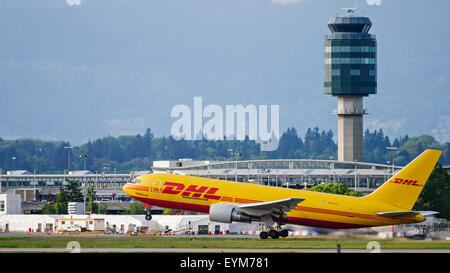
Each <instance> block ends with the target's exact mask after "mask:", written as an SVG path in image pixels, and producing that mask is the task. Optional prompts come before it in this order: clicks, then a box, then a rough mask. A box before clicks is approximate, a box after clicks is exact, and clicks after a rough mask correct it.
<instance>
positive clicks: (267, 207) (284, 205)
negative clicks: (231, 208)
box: [238, 197, 305, 219]
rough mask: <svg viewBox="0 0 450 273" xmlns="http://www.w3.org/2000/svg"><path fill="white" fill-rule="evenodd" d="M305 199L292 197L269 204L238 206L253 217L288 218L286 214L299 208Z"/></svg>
mask: <svg viewBox="0 0 450 273" xmlns="http://www.w3.org/2000/svg"><path fill="white" fill-rule="evenodd" d="M304 200H305V199H304V198H299V197H292V198H287V199H280V200H274V201H268V202H258V203H249V204H241V205H239V206H238V208H239V210H240V211H242V212H245V213H247V214H248V215H252V216H259V217H262V218H267V219H268V218H269V217H270V219H271V218H272V217H276V218H282V217H286V216H287V215H286V212H289V211H291V210H292V209H293V208H295V207H297V204H298V203H300V202H303V201H304Z"/></svg>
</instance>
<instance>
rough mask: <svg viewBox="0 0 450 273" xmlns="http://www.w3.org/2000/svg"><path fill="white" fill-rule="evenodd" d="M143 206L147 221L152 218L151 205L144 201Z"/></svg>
mask: <svg viewBox="0 0 450 273" xmlns="http://www.w3.org/2000/svg"><path fill="white" fill-rule="evenodd" d="M144 207H145V220H147V221H150V220H152V206H151V205H149V204H145V203H144Z"/></svg>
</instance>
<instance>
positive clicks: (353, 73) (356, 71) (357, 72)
mask: <svg viewBox="0 0 450 273" xmlns="http://www.w3.org/2000/svg"><path fill="white" fill-rule="evenodd" d="M350 75H351V76H361V70H359V69H351V70H350Z"/></svg>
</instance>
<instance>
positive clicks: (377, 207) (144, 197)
mask: <svg viewBox="0 0 450 273" xmlns="http://www.w3.org/2000/svg"><path fill="white" fill-rule="evenodd" d="M139 178H140V180H141V183H140V184H136V185H135V184H127V185H126V186H125V187H124V190H125V191H126V193H127V194H129V195H130V196H131V197H133V198H134V199H136V200H139V201H141V202H144V203H146V204H150V205H154V206H159V207H164V208H171V209H178V210H187V211H196V212H202V213H209V207H210V206H211V205H212V204H215V203H223V202H226V203H238V204H242V203H256V202H265V201H272V200H277V199H285V198H290V197H300V198H304V199H305V201H303V202H301V203H300V204H299V205H298V206H297V208H295V209H294V210H293V211H292V212H289V213H287V214H288V216H289V217H288V219H283V220H281V219H280V220H281V222H283V223H291V224H298V225H306V226H316V227H325V228H360V227H370V226H384V225H393V224H404V223H416V222H421V221H423V216H421V215H416V216H414V217H409V218H401V219H392V218H388V217H382V216H378V215H376V214H375V213H376V212H379V211H398V210H399V208H397V207H394V206H389V205H386V204H382V203H376V202H375V201H368V200H364V199H363V198H359V197H351V196H344V195H337V194H327V193H320V192H313V191H307V190H295V189H287V188H277V187H272V186H263V185H255V184H246V183H239V182H230V181H224V180H216V179H207V178H199V177H193V176H181V175H173V174H149V175H144V176H141V177H139Z"/></svg>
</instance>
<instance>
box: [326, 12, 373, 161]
mask: <svg viewBox="0 0 450 273" xmlns="http://www.w3.org/2000/svg"><path fill="white" fill-rule="evenodd" d="M344 10H346V11H347V14H346V15H345V16H342V17H339V16H338V17H335V18H332V19H330V21H329V22H328V27H329V29H330V30H331V34H329V35H326V36H325V80H324V84H323V85H324V88H325V93H326V94H331V95H333V96H336V97H337V99H338V107H337V110H336V111H335V114H337V116H338V160H340V161H358V162H362V159H363V115H364V114H367V111H366V109H364V108H363V97H364V96H368V95H370V94H376V93H377V65H376V63H377V61H376V59H377V54H376V51H377V41H376V38H375V35H372V34H369V33H368V32H369V29H370V27H371V26H372V22H371V21H370V20H369V18H367V17H360V16H357V14H356V12H355V9H344Z"/></svg>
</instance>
